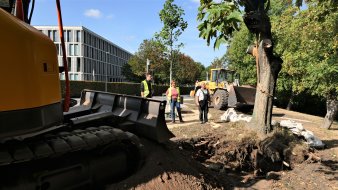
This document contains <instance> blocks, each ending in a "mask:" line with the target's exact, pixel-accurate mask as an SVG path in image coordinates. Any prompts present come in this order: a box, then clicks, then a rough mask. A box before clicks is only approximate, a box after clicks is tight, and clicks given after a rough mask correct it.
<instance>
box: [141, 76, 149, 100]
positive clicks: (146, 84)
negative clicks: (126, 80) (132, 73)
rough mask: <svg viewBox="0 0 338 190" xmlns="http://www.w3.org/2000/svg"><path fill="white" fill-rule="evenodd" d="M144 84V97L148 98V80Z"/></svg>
mask: <svg viewBox="0 0 338 190" xmlns="http://www.w3.org/2000/svg"><path fill="white" fill-rule="evenodd" d="M142 82H143V87H144V91H143V97H147V96H148V95H149V94H150V91H149V88H148V83H147V80H144V81H142Z"/></svg>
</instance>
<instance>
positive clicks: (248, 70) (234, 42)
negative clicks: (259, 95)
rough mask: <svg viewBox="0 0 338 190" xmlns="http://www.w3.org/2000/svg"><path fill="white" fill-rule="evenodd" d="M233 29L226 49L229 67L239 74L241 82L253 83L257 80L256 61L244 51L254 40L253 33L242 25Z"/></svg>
mask: <svg viewBox="0 0 338 190" xmlns="http://www.w3.org/2000/svg"><path fill="white" fill-rule="evenodd" d="M241 26H243V27H241V28H240V30H239V31H235V32H234V34H233V37H232V39H231V41H230V43H229V47H228V49H227V53H226V58H227V60H228V62H229V68H230V69H232V70H235V71H236V72H237V73H239V74H240V83H241V84H250V85H255V84H256V82H257V80H256V77H257V73H256V62H255V60H254V59H252V57H251V56H250V55H248V54H247V53H246V49H247V48H248V46H249V45H250V44H252V42H253V41H254V35H252V34H250V32H249V30H248V29H247V28H246V27H245V26H244V23H242V25H241Z"/></svg>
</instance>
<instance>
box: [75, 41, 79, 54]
mask: <svg viewBox="0 0 338 190" xmlns="http://www.w3.org/2000/svg"><path fill="white" fill-rule="evenodd" d="M74 55H75V56H78V55H79V44H74Z"/></svg>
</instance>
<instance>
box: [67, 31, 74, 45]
mask: <svg viewBox="0 0 338 190" xmlns="http://www.w3.org/2000/svg"><path fill="white" fill-rule="evenodd" d="M72 41H73V36H72V31H71V30H67V42H72Z"/></svg>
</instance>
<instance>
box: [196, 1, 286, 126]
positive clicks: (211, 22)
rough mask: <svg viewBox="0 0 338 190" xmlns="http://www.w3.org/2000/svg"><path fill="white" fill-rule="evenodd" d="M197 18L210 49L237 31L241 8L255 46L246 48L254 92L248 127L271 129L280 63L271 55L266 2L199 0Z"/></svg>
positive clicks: (279, 60) (201, 32) (278, 59)
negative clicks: (252, 66)
mask: <svg viewBox="0 0 338 190" xmlns="http://www.w3.org/2000/svg"><path fill="white" fill-rule="evenodd" d="M200 3H201V5H200V7H199V13H198V16H197V19H198V20H199V21H201V24H200V25H199V26H198V29H199V30H200V36H201V37H202V38H204V39H206V40H207V43H208V44H209V43H210V40H211V39H213V38H214V39H215V43H214V48H218V47H219V45H220V44H221V43H226V42H227V41H228V40H229V39H230V38H231V37H232V34H233V32H234V31H235V30H236V29H238V27H239V24H240V21H241V20H242V19H241V14H240V12H239V6H240V5H242V6H244V11H245V14H244V16H243V20H244V23H245V25H246V26H247V27H248V29H249V31H250V32H251V33H253V34H254V35H255V36H256V44H255V46H252V47H251V48H250V49H249V51H248V52H249V53H252V54H253V55H254V56H255V57H256V63H257V74H258V75H257V91H256V100H255V107H254V112H253V117H252V120H251V124H252V126H253V127H256V128H257V129H258V130H260V131H262V132H268V131H270V129H271V116H272V106H273V104H272V101H273V95H274V90H275V84H276V81H277V77H278V73H279V71H280V69H281V63H282V60H281V59H280V58H279V57H277V56H275V55H274V54H273V43H272V33H271V24H270V19H269V16H268V14H267V11H268V9H269V5H270V0H265V1H251V0H238V1H228V0H222V1H221V2H220V3H215V2H214V1H212V0H201V1H200Z"/></svg>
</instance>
